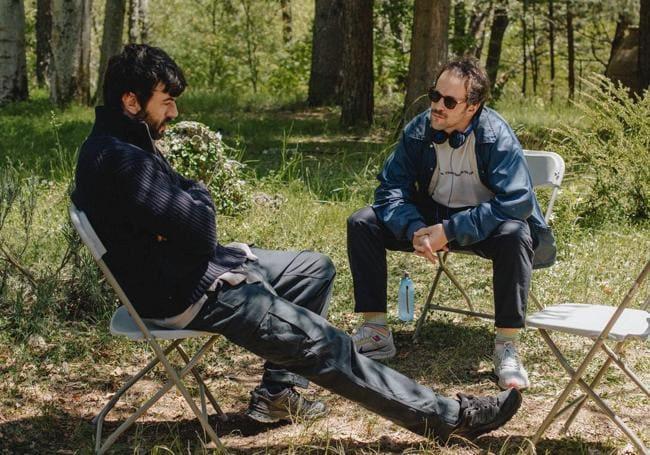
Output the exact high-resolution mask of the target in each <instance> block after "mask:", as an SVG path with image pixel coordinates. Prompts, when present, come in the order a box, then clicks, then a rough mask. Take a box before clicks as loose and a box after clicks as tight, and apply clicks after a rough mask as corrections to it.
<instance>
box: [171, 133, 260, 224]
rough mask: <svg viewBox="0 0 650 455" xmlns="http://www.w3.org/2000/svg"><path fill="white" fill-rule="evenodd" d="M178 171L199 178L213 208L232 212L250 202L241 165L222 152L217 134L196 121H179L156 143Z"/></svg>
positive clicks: (221, 142)
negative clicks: (210, 194) (206, 190)
mask: <svg viewBox="0 0 650 455" xmlns="http://www.w3.org/2000/svg"><path fill="white" fill-rule="evenodd" d="M159 146H160V148H161V149H162V151H163V153H164V154H165V156H166V157H167V159H168V160H169V162H170V163H171V164H172V166H173V167H174V169H176V170H177V171H178V172H179V173H180V174H182V175H184V176H185V177H187V178H191V179H193V180H199V181H201V182H203V183H205V185H206V186H207V187H208V188H209V189H210V192H211V193H212V198H213V200H214V205H215V207H216V209H217V211H218V212H219V213H221V214H224V215H235V214H237V213H239V212H241V211H242V210H244V209H246V208H248V207H249V206H250V190H249V187H248V184H247V183H246V180H245V179H244V165H243V164H242V163H240V162H239V161H237V160H234V159H230V158H228V157H227V156H226V152H227V151H228V150H232V149H230V148H229V147H227V146H226V145H224V143H223V141H222V140H221V134H219V133H215V132H214V131H212V130H211V129H210V128H208V127H207V126H206V125H204V124H202V123H199V122H179V123H177V124H176V125H174V126H173V127H171V128H170V129H169V130H168V131H167V132H166V134H165V136H164V138H163V139H162V140H161V141H160V144H159Z"/></svg>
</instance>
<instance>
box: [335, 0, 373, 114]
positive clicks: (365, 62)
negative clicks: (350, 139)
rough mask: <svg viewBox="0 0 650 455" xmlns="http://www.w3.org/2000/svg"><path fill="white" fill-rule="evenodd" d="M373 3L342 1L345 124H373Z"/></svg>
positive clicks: (361, 0)
mask: <svg viewBox="0 0 650 455" xmlns="http://www.w3.org/2000/svg"><path fill="white" fill-rule="evenodd" d="M372 4H373V0H355V1H347V0H346V1H344V2H343V31H344V35H343V36H344V38H343V84H342V90H341V92H342V100H341V101H342V105H341V124H342V125H343V126H365V127H367V126H370V125H371V124H372V115H373V109H374V98H373V85H374V78H373V67H372V64H373V61H372V54H373V43H372V19H373V17H372V6H373V5H372Z"/></svg>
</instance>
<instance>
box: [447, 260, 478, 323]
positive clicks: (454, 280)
mask: <svg viewBox="0 0 650 455" xmlns="http://www.w3.org/2000/svg"><path fill="white" fill-rule="evenodd" d="M438 262H440V267H442V270H443V271H444V272H445V275H447V277H448V278H449V279H450V280H451V282H452V283H454V286H456V289H458V290H459V291H460V293H461V294H462V295H463V298H464V299H465V301H466V302H467V306H468V307H469V310H470V311H471V312H475V310H474V305H472V299H470V298H469V295H468V294H467V291H465V287H464V286H463V285H462V284H461V283H460V281H458V279H457V278H456V275H454V274H453V272H452V271H451V269H449V267H447V253H445V254H444V255H440V253H438Z"/></svg>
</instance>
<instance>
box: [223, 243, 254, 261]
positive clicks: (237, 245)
mask: <svg viewBox="0 0 650 455" xmlns="http://www.w3.org/2000/svg"><path fill="white" fill-rule="evenodd" d="M225 246H227V247H229V248H237V249H240V250H242V251H243V252H244V253H245V254H246V259H250V260H251V261H257V259H258V258H257V256H255V255H254V254H253V252H252V251H251V248H250V247H249V246H248V245H247V244H246V243H241V242H230V243H229V244H228V245H225Z"/></svg>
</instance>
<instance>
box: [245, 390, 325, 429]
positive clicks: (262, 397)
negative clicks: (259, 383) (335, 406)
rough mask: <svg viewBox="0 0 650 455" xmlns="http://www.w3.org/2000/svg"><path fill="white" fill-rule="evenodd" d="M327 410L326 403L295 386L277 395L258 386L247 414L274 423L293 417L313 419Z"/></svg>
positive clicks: (252, 417) (252, 395)
mask: <svg viewBox="0 0 650 455" xmlns="http://www.w3.org/2000/svg"><path fill="white" fill-rule="evenodd" d="M327 412H328V409H327V406H326V405H325V403H323V402H322V401H318V400H308V399H306V398H304V397H303V396H301V395H300V394H299V393H298V392H296V391H295V390H294V388H293V387H287V388H286V389H284V390H283V391H282V392H279V393H276V394H275V395H271V394H270V393H269V392H267V391H266V390H265V389H262V388H260V387H257V388H256V389H255V390H253V391H252V392H251V401H250V403H249V405H248V409H247V410H246V415H247V416H248V417H250V418H251V419H253V420H257V421H258V422H262V423H273V422H278V421H280V420H292V419H304V420H313V419H317V418H319V417H322V416H324V415H325V414H327Z"/></svg>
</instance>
